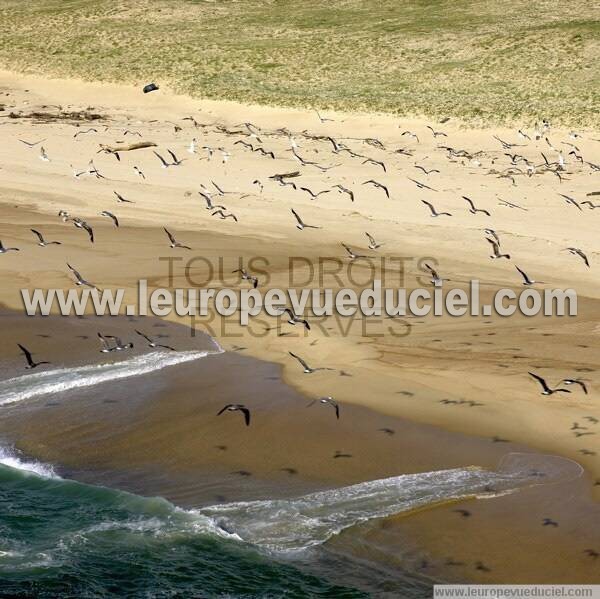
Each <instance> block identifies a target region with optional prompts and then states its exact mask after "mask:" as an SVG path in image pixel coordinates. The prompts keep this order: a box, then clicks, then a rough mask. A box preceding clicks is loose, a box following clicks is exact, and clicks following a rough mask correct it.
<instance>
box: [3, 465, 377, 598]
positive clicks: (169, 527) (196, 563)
mask: <svg viewBox="0 0 600 599" xmlns="http://www.w3.org/2000/svg"><path fill="white" fill-rule="evenodd" d="M203 528H204V530H202V529H203ZM0 552H1V553H0V595H1V596H3V597H7V596H17V597H18V596H22V597H32V596H34V597H114V596H119V597H339V598H340V599H341V598H349V599H350V598H358V597H366V596H368V595H367V593H364V592H361V591H359V590H356V589H352V588H344V587H343V586H339V585H335V584H332V583H329V582H327V581H326V580H322V579H319V578H318V577H316V576H313V575H310V574H307V573H303V572H301V571H300V570H299V569H297V568H295V567H293V566H291V565H287V564H283V563H279V562H277V561H275V560H272V559H269V558H268V557H266V556H265V555H264V554H261V553H260V552H259V551H258V550H256V549H253V548H252V547H250V546H248V545H247V544H242V543H240V542H238V541H236V540H232V539H227V538H225V537H223V536H222V535H220V534H219V533H218V531H215V530H211V527H210V525H209V524H208V523H207V522H201V523H199V522H194V520H193V518H191V517H190V515H189V513H187V512H185V511H183V510H178V509H177V508H175V506H173V505H172V504H170V503H169V502H168V501H166V500H164V499H160V498H143V497H138V496H135V495H131V494H128V493H123V492H120V491H115V490H111V489H106V488H102V487H94V486H90V485H84V484H79V483H77V482H73V481H68V480H63V479H60V478H53V477H43V476H38V475H37V474H30V473H26V472H24V471H23V470H20V469H15V468H12V467H9V466H2V465H0Z"/></svg>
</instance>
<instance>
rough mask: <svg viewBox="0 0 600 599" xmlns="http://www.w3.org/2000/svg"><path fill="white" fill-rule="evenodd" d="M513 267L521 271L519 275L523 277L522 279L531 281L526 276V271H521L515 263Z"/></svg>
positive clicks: (527, 281)
mask: <svg viewBox="0 0 600 599" xmlns="http://www.w3.org/2000/svg"><path fill="white" fill-rule="evenodd" d="M515 268H516V269H517V270H518V271H519V272H520V273H521V276H522V277H523V279H524V280H525V282H526V283H531V280H530V278H529V277H528V276H527V273H526V272H524V271H522V270H521V269H520V268H519V267H518V266H517V265H516V264H515Z"/></svg>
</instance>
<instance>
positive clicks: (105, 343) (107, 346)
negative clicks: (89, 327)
mask: <svg viewBox="0 0 600 599" xmlns="http://www.w3.org/2000/svg"><path fill="white" fill-rule="evenodd" d="M98 338H99V339H100V343H101V344H102V347H103V348H104V349H110V347H109V345H108V341H107V340H106V337H105V336H104V335H103V334H102V333H98Z"/></svg>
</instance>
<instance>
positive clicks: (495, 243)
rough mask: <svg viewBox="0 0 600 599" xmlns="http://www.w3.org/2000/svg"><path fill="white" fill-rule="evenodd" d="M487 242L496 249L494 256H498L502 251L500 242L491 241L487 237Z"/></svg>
mask: <svg viewBox="0 0 600 599" xmlns="http://www.w3.org/2000/svg"><path fill="white" fill-rule="evenodd" d="M485 240H486V241H487V242H489V243H491V244H492V247H493V248H494V254H498V253H499V251H500V246H499V245H498V242H497V241H495V240H494V239H490V238H489V237H486V238H485Z"/></svg>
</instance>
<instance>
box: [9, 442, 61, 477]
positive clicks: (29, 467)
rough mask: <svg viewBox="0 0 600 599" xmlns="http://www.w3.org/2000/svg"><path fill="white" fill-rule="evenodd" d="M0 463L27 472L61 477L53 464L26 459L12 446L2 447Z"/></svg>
mask: <svg viewBox="0 0 600 599" xmlns="http://www.w3.org/2000/svg"><path fill="white" fill-rule="evenodd" d="M0 464H2V465H4V466H8V467H10V468H14V469H15V470H21V471H23V472H26V473H31V474H37V475H38V476H42V477H44V478H57V479H59V478H60V476H58V474H56V472H55V471H54V468H53V467H52V466H51V465H49V464H42V463H41V462H36V461H35V460H24V459H23V458H21V457H20V456H19V454H18V453H17V452H16V451H15V450H14V449H12V448H7V447H0Z"/></svg>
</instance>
